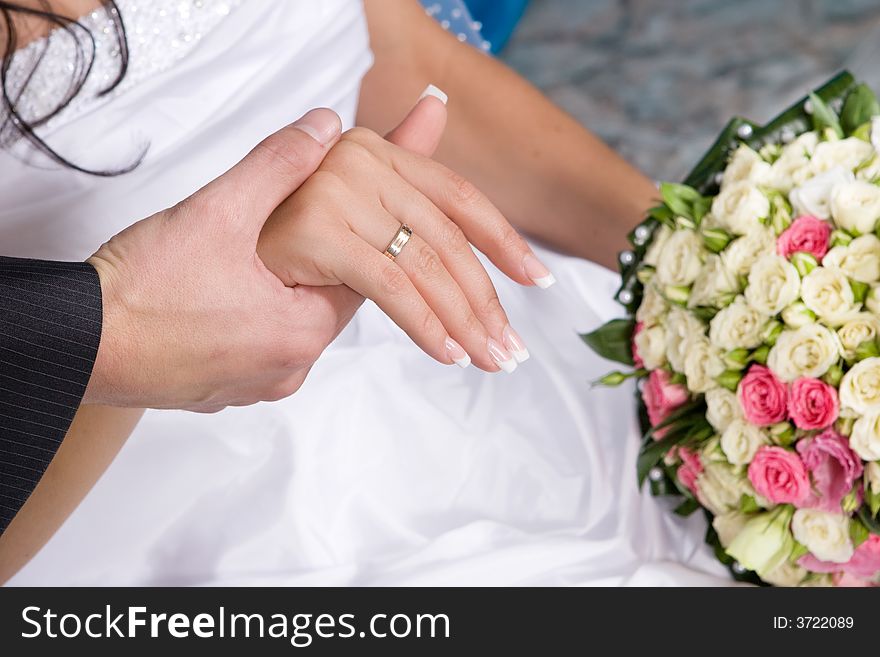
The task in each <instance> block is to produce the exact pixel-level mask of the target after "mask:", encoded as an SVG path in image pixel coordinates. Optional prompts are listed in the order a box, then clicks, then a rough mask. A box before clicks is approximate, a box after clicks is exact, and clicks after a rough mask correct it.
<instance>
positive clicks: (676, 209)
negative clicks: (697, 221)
mask: <svg viewBox="0 0 880 657" xmlns="http://www.w3.org/2000/svg"><path fill="white" fill-rule="evenodd" d="M660 196H661V197H662V198H663V202H664V203H665V204H666V205H667V206H668V207H669V209H670V210H672V212H673V213H675V214H677V215H681V216H682V217H687V218H688V219H693V218H694V216H693V204H694V203H695V202H696V201H698V200H700V199H701V198H702V196H701V195H700V192H698V191H697V190H696V189H694V188H693V187H689V186H688V185H681V184H679V183H670V182H664V183H660Z"/></svg>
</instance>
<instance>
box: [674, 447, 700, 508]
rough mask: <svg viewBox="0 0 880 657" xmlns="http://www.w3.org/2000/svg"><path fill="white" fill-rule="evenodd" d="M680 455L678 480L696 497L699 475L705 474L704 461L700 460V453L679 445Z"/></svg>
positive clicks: (677, 472)
mask: <svg viewBox="0 0 880 657" xmlns="http://www.w3.org/2000/svg"><path fill="white" fill-rule="evenodd" d="M678 456H679V458H681V465H680V466H678V470H677V471H676V473H675V474H676V476H677V477H678V481H679V482H680V483H681V485H682V486H684V487H685V488H687V489H688V490H689V491H690V492H691V493H693V494H694V497H696V495H697V477H699V476H700V475H701V474H703V462H702V461H701V460H700V455H699V454H697V453H696V452H692V451H691V450H689V449H688V448H687V447H679V448H678Z"/></svg>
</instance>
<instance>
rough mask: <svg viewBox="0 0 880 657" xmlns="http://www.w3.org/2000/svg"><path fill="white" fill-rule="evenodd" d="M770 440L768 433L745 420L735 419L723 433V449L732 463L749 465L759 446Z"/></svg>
mask: <svg viewBox="0 0 880 657" xmlns="http://www.w3.org/2000/svg"><path fill="white" fill-rule="evenodd" d="M768 442H769V441H768V440H767V434H765V433H764V432H763V431H761V429H760V428H759V427H756V426H755V425H754V424H749V423H748V422H746V421H744V420H735V421H734V422H732V423H731V424H730V426H729V427H727V429H726V430H725V431H724V433H723V434H721V449H722V450H724V455H725V456H726V457H727V460H728V461H730V463H731V464H732V465H748V464H749V463H751V462H752V459H753V458H754V457H755V452H757V451H758V448H759V447H761V445H766V444H767V443H768Z"/></svg>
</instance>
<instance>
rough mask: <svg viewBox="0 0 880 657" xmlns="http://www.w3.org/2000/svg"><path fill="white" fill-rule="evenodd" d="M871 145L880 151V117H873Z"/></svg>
mask: <svg viewBox="0 0 880 657" xmlns="http://www.w3.org/2000/svg"><path fill="white" fill-rule="evenodd" d="M871 145H872V146H873V147H874V150H875V151H880V116H872V117H871Z"/></svg>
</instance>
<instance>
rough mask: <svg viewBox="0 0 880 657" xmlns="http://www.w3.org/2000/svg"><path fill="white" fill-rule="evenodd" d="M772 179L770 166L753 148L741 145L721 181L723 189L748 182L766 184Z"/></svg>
mask: <svg viewBox="0 0 880 657" xmlns="http://www.w3.org/2000/svg"><path fill="white" fill-rule="evenodd" d="M769 177H770V165H769V164H768V163H767V162H765V161H764V160H763V159H762V158H761V156H760V155H758V154H757V153H756V152H755V151H753V150H752V149H751V148H749V147H748V146H746V145H745V144H743V145H741V146H740V147H739V148H737V149H736V151H735V152H734V154H733V157H731V158H730V162H729V163H728V165H727V168H726V169H725V170H724V174H723V177H722V180H721V186H722V188H723V187H725V186H730V185H732V184H734V183H738V182H742V181H746V182H750V183H755V184H757V185H761V184H764V183H765V182H767V180H768V179H769Z"/></svg>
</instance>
